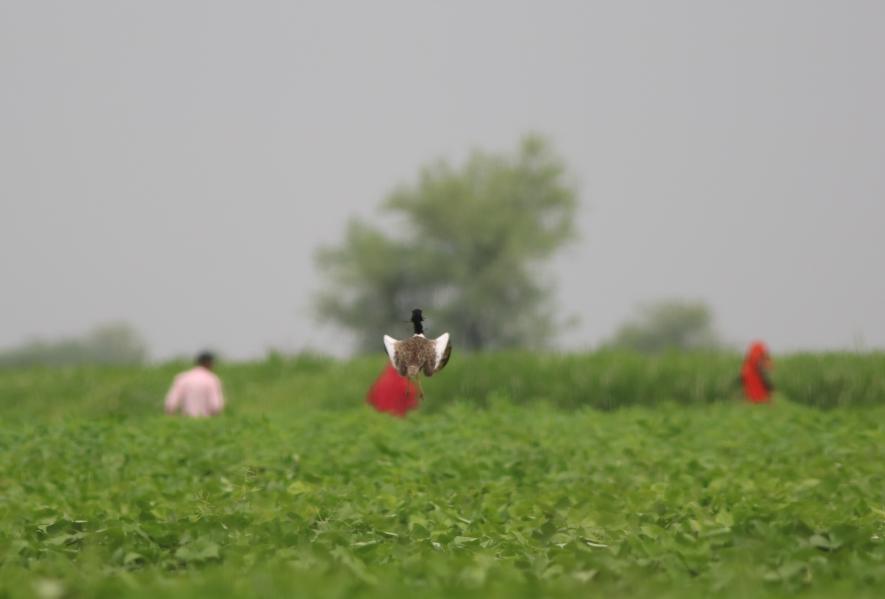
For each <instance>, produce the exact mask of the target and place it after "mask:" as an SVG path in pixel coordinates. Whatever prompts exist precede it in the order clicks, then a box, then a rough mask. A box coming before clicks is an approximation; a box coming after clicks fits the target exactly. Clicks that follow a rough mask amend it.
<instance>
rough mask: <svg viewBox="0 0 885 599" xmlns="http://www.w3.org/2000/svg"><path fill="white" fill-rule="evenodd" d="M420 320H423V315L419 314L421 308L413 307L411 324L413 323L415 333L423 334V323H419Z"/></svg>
mask: <svg viewBox="0 0 885 599" xmlns="http://www.w3.org/2000/svg"><path fill="white" fill-rule="evenodd" d="M422 322H424V316H423V315H422V314H421V309H420V308H415V309H414V310H412V324H413V325H415V334H416V335H422V334H424V325H422V324H421V323H422Z"/></svg>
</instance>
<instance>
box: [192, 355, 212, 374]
mask: <svg viewBox="0 0 885 599" xmlns="http://www.w3.org/2000/svg"><path fill="white" fill-rule="evenodd" d="M195 362H196V364H197V366H202V367H203V368H205V369H207V370H212V367H213V366H215V356H214V355H212V352H208V351H204V352H200V353H199V354H198V355H197V359H196V360H195Z"/></svg>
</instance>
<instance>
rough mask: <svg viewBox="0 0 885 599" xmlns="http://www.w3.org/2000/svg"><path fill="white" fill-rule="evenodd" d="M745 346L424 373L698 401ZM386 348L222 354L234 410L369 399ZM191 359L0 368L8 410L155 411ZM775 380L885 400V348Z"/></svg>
mask: <svg viewBox="0 0 885 599" xmlns="http://www.w3.org/2000/svg"><path fill="white" fill-rule="evenodd" d="M740 364H741V357H740V356H739V355H737V354H729V353H670V354H665V355H660V356H654V357H649V356H642V355H639V354H634V353H625V352H598V353H589V354H530V353H520V352H509V353H489V354H474V355H470V354H464V353H456V354H455V355H454V356H453V358H452V360H451V362H450V363H449V366H447V368H446V369H445V370H444V371H443V372H441V373H439V374H438V375H437V376H434V377H433V378H430V379H427V380H425V381H424V383H423V384H424V390H425V392H426V400H425V402H424V409H426V410H431V411H432V410H435V409H439V408H441V407H443V406H445V405H447V404H449V403H452V402H469V403H477V404H480V405H486V404H488V403H489V402H490V401H496V400H501V399H503V400H506V401H509V402H512V403H516V404H530V403H537V402H544V403H549V404H552V405H554V406H556V407H559V408H565V409H573V408H578V407H583V406H588V407H593V408H596V409H602V410H612V409H617V408H622V407H626V406H633V405H656V404H660V403H677V404H684V405H698V404H705V403H710V402H716V401H723V400H738V399H739V398H740V386H739V385H738V383H737V376H738V372H739V369H740ZM384 365H385V357H384V356H382V355H379V356H369V357H363V358H358V359H354V360H348V361H335V360H332V359H327V358H320V357H315V356H299V357H295V358H281V357H278V356H276V357H271V358H268V359H267V360H264V361H261V362H251V363H240V364H223V365H222V366H221V368H220V370H219V374H220V375H221V377H222V379H223V381H224V385H225V391H226V394H227V396H228V399H229V411H232V412H234V413H237V412H251V413H255V412H264V413H279V412H290V411H301V410H305V409H309V408H310V409H312V408H329V409H341V408H346V407H350V406H353V405H356V404H360V403H361V402H363V401H364V398H365V394H366V391H367V389H368V387H369V385H370V384H371V383H372V381H373V380H374V378H375V377H376V376H377V374H378V373H379V372H380V371H381V369H382V368H383V367H384ZM185 367H187V365H186V364H183V363H169V364H163V365H159V366H152V367H147V368H132V367H125V368H122V367H110V366H106V367H77V368H58V369H54V368H31V369H23V370H5V371H0V415H2V416H3V417H5V418H16V417H22V418H30V417H33V416H37V415H39V416H42V417H56V418H63V417H66V416H70V415H72V414H78V415H85V416H97V415H106V414H112V415H119V416H121V417H126V416H136V417H137V416H142V415H147V414H152V413H156V412H157V411H158V410H159V406H160V404H161V402H162V399H163V395H164V394H165V392H166V389H167V387H168V385H169V383H170V381H171V379H172V377H173V375H174V374H175V373H176V372H177V371H178V370H180V369H182V368H185ZM773 378H774V381H775V384H776V386H777V389H778V391H779V392H780V393H782V394H783V395H784V396H785V397H787V398H789V399H790V400H792V401H794V402H797V403H802V404H806V405H811V406H815V407H820V408H830V407H837V406H855V405H871V404H879V403H885V354H882V353H872V354H848V353H844V354H840V353H830V354H797V355H791V356H783V357H779V358H778V359H777V361H776V366H775V371H774V377H773Z"/></svg>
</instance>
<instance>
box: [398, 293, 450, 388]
mask: <svg viewBox="0 0 885 599" xmlns="http://www.w3.org/2000/svg"><path fill="white" fill-rule="evenodd" d="M423 321H424V316H423V315H422V314H421V310H419V309H418V308H415V309H414V310H412V324H413V325H414V327H415V332H414V334H413V335H412V336H411V337H409V338H408V339H403V340H402V341H397V340H396V339H394V338H393V337H391V336H389V335H384V347H385V348H387V355H388V356H390V363H391V364H393V367H394V368H396V370H397V372H399V374H400V376H404V377H408V378H409V379H412V380H414V381H417V379H418V375H419V374H421V373H424V375H425V376H433V375H434V373H437V372H439V371H440V370H442V369H443V367H444V366H445V365H446V364H447V363H448V361H449V356H450V355H451V353H452V344H451V342H450V341H449V334H448V333H443V334H442V335H440V336H439V337H437V338H436V339H428V338H427V337H425V336H424V325H423V324H422V322H423Z"/></svg>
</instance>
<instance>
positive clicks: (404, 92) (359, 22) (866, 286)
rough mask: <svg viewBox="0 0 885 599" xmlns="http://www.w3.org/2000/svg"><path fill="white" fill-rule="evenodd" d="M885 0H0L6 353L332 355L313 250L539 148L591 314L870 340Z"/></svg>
mask: <svg viewBox="0 0 885 599" xmlns="http://www.w3.org/2000/svg"><path fill="white" fill-rule="evenodd" d="M883 31H885V3H883V2H879V1H875V0H870V1H867V2H863V1H844V0H842V1H836V0H833V1H830V2H822V1H811V0H794V1H776V2H773V1H771V0H764V1H748V0H743V1H741V2H729V3H726V2H711V1H709V0H698V1H696V2H682V1H676V2H674V1H671V2H660V1H658V0H650V1H648V2H629V1H624V0H612V1H611V2H591V1H586V0H583V1H574V2H563V1H556V2H554V1H545V2H516V1H514V0H494V1H492V0H487V1H476V0H473V1H452V0H447V1H445V2H443V1H416V0H402V1H398V2H394V1H388V0H385V1H379V0H375V1H373V2H349V3H344V2H339V3H335V2H322V1H317V2H296V1H290V2H257V1H253V2H237V3H230V2H220V1H217V0H212V1H207V2H181V1H178V0H176V1H158V0H152V1H151V2H139V3H136V2H119V1H110V0H108V1H106V2H89V1H79V2H66V1H59V2H34V1H32V0H2V1H0V82H2V88H0V206H2V211H0V346H10V345H13V344H15V343H17V342H19V341H22V340H23V339H25V338H27V337H29V336H33V335H40V336H58V335H67V334H76V333H79V332H82V331H84V330H86V329H88V328H90V327H91V326H93V325H95V324H97V323H100V322H103V321H107V320H110V319H125V320H128V321H130V322H132V323H133V324H134V325H135V326H137V327H138V328H139V329H140V330H141V331H142V332H143V333H144V334H145V335H146V337H147V338H148V340H149V342H150V344H151V347H152V350H153V352H154V355H156V356H159V357H165V356H169V355H172V354H177V353H191V352H193V351H194V350H196V349H198V348H200V347H202V346H204V345H211V346H214V347H216V348H218V349H220V350H222V351H223V352H224V353H225V354H226V355H228V356H231V357H246V356H256V355H262V354H263V353H264V351H265V350H266V349H267V348H268V347H272V346H274V347H280V348H284V349H290V350H291V349H299V348H302V347H306V346H308V347H318V348H328V345H327V341H328V338H329V336H330V335H331V332H330V331H329V330H328V329H322V328H319V327H317V326H316V325H315V324H314V323H313V321H312V316H311V311H310V307H309V297H310V293H311V291H312V290H314V289H316V287H317V285H318V281H319V278H318V274H317V273H316V271H315V269H314V267H313V259H312V256H313V252H314V250H315V248H316V247H317V246H318V245H321V244H326V243H330V242H335V241H337V240H339V239H340V238H341V234H342V232H343V229H344V225H345V222H346V219H347V218H348V217H349V216H350V215H353V214H361V215H370V214H372V212H373V210H374V207H375V206H376V205H377V203H378V202H379V201H380V200H381V199H382V198H383V197H384V195H385V193H386V192H387V191H389V190H390V189H391V188H392V187H393V186H394V185H396V184H398V183H401V182H406V181H409V180H411V179H413V177H414V176H415V174H416V172H417V169H418V167H419V166H420V165H422V164H423V163H426V162H428V161H430V160H433V159H435V158H437V157H447V158H450V159H452V160H459V159H461V158H463V157H464V155H465V154H466V152H467V151H468V150H469V149H470V148H483V149H487V150H509V149H511V148H513V147H514V145H515V143H516V141H517V140H518V138H519V137H520V136H521V135H522V134H523V133H525V132H528V131H537V132H540V133H544V134H547V135H549V136H550V138H551V139H552V141H553V142H554V144H555V146H556V148H557V149H558V151H559V152H560V153H561V154H562V156H563V157H564V158H565V160H566V161H567V162H568V164H569V165H570V166H571V167H572V169H573V172H574V174H575V176H576V178H577V180H578V181H579V183H580V186H581V196H582V199H583V208H582V214H581V230H582V234H583V241H581V242H580V243H578V244H576V245H575V246H573V247H572V248H571V249H570V250H568V251H567V252H565V253H564V254H563V255H562V256H561V258H560V259H559V260H558V262H557V264H556V270H557V272H559V273H560V277H559V279H560V281H561V284H560V294H559V297H560V298H561V305H562V307H563V309H564V310H565V311H566V312H572V313H577V314H579V315H580V317H581V325H580V327H578V328H577V329H576V330H574V331H573V332H572V333H570V334H569V335H568V336H567V337H565V338H564V339H563V347H569V348H574V347H586V346H590V345H594V344H596V343H598V342H599V341H600V340H601V339H603V338H605V337H606V336H608V335H610V334H611V333H612V331H613V330H614V329H615V328H616V326H617V325H618V324H619V323H620V322H621V321H622V320H623V319H625V318H627V317H628V316H630V315H631V314H632V312H633V309H634V307H635V306H636V304H638V303H641V302H644V301H649V300H654V299H656V298H660V297H665V296H681V297H690V298H698V299H704V300H707V301H709V302H710V303H711V305H712V306H713V307H714V308H715V310H716V313H717V317H718V322H719V324H720V328H721V329H722V331H723V333H724V334H725V335H726V336H727V337H728V338H729V339H731V340H733V341H735V342H739V343H744V342H746V341H747V340H749V339H750V338H751V337H755V336H761V337H763V338H765V339H766V340H768V341H769V342H770V343H771V345H772V346H773V348H774V349H775V351H784V350H791V349H797V348H808V349H818V348H831V347H832V348H842V347H853V346H855V345H856V344H858V343H862V344H863V345H864V346H865V347H885V314H883V308H885V277H883V268H882V263H883V258H885V235H883V222H885V108H883V107H885V59H883V57H885V35H883Z"/></svg>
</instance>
